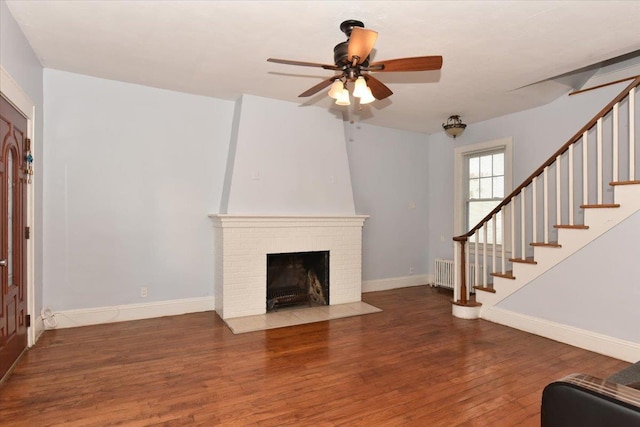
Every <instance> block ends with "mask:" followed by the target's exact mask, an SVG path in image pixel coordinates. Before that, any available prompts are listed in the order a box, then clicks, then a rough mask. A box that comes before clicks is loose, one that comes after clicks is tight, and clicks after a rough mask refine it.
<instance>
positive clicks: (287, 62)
mask: <svg viewBox="0 0 640 427" xmlns="http://www.w3.org/2000/svg"><path fill="white" fill-rule="evenodd" d="M267 62H275V63H276V64H285V65H300V66H302V67H316V68H324V69H325V70H340V69H341V68H339V67H336V66H335V65H327V64H317V63H315V62H304V61H291V60H289V59H277V58H267Z"/></svg>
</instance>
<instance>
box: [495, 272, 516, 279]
mask: <svg viewBox="0 0 640 427" xmlns="http://www.w3.org/2000/svg"><path fill="white" fill-rule="evenodd" d="M490 275H491V276H493V277H502V278H503V279H512V280H514V279H515V276H514V275H513V270H507V271H505V273H504V274H502V273H491V274H490Z"/></svg>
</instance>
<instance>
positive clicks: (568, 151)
mask: <svg viewBox="0 0 640 427" xmlns="http://www.w3.org/2000/svg"><path fill="white" fill-rule="evenodd" d="M639 85H640V77H638V78H636V79H635V80H633V82H632V83H631V84H630V85H628V86H627V87H626V88H625V89H624V90H623V91H622V92H620V94H619V95H618V96H616V97H615V98H614V99H613V100H612V101H611V102H610V103H609V104H608V105H607V106H606V107H604V108H603V109H602V110H601V111H600V112H599V113H598V114H596V115H595V116H594V118H593V119H591V120H590V121H589V122H588V123H587V124H586V125H585V126H584V127H583V128H582V129H580V130H579V131H578V132H577V133H576V134H575V135H574V136H573V137H571V139H569V140H568V141H567V142H566V143H565V144H564V145H563V146H562V147H560V148H559V149H558V150H557V151H556V152H555V153H554V154H553V155H552V156H551V157H549V159H548V160H547V161H546V162H544V163H543V164H542V165H541V166H540V167H539V168H538V169H536V170H535V172H533V173H532V174H531V175H530V176H529V177H528V178H527V179H525V180H524V181H523V182H522V184H520V185H519V186H518V187H516V189H515V190H513V191H512V192H511V193H510V194H509V195H508V196H507V197H505V198H504V200H503V201H502V202H501V203H500V204H498V205H497V206H496V207H495V208H494V209H493V210H492V211H491V212H490V213H489V214H488V215H487V216H485V217H484V218H483V219H482V220H481V221H480V222H479V223H478V224H476V225H475V226H474V227H473V228H471V229H470V230H469V231H468V232H466V233H465V234H462V235H460V236H457V237H454V238H453V240H454V242H455V249H454V265H455V267H454V269H455V274H454V299H453V302H454V304H458V305H468V304H470V303H469V294H470V289H469V286H468V283H469V280H470V279H471V282H472V283H474V285H475V286H474V287H475V288H479V289H484V290H490V285H489V283H488V278H489V277H490V276H497V277H506V278H513V276H512V273H511V271H509V270H508V268H509V266H510V265H512V263H514V262H523V263H527V262H529V263H533V262H534V261H533V260H532V259H530V258H528V254H530V253H532V250H533V248H532V247H533V246H557V242H554V241H552V240H551V236H550V235H551V234H554V233H557V229H558V228H587V226H586V225H584V224H580V223H576V215H577V214H576V211H577V210H579V209H580V208H582V209H586V208H597V207H605V206H613V205H612V203H607V202H610V201H612V198H613V195H612V194H611V193H610V192H607V191H606V190H607V189H608V188H609V187H608V185H606V186H605V184H604V182H605V176H606V178H607V179H608V180H609V182H610V183H612V184H613V185H620V184H626V183H636V182H639V181H636V172H635V164H636V153H637V152H638V151H640V149H638V147H637V146H638V145H640V144H639V143H638V141H636V139H637V138H636V132H635V125H636V121H637V120H638V113H637V110H636V108H635V104H636V97H637V93H638V92H640V91H638V89H637V88H638V86H639ZM622 177H624V178H622ZM605 187H606V188H605ZM540 199H541V200H540ZM580 213H581V211H578V215H579V214H580ZM552 220H553V221H555V225H554V226H553V227H550V225H549V224H551V221H552ZM498 230H500V236H501V238H502V242H501V244H495V243H496V242H497V241H498ZM489 233H491V234H489ZM490 237H491V238H490ZM489 241H491V242H493V243H492V244H491V247H489ZM527 243H529V245H527ZM507 252H510V255H511V256H508V253H507ZM471 264H475V268H473V269H472V268H471ZM488 264H490V265H488ZM470 271H473V272H474V277H472V278H471V277H469V272H470ZM481 276H482V277H481Z"/></svg>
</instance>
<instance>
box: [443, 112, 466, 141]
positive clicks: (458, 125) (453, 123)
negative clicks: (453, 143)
mask: <svg viewBox="0 0 640 427" xmlns="http://www.w3.org/2000/svg"><path fill="white" fill-rule="evenodd" d="M442 127H443V128H444V131H445V132H446V133H447V135H449V136H451V137H453V139H456V137H457V136H460V135H461V134H462V132H464V130H465V128H466V127H467V125H466V124H464V123H462V119H461V118H460V116H458V115H453V116H449V118H448V119H447V123H443V124H442Z"/></svg>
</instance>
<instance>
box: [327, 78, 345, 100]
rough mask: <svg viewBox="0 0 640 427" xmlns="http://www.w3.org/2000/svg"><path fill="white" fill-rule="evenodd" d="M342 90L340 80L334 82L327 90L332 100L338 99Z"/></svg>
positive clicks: (342, 86)
mask: <svg viewBox="0 0 640 427" xmlns="http://www.w3.org/2000/svg"><path fill="white" fill-rule="evenodd" d="M342 89H344V85H343V84H342V82H341V81H340V80H336V81H335V82H333V83H332V84H331V87H330V88H329V96H330V97H331V98H333V99H338V98H339V97H340V95H341V94H342Z"/></svg>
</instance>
